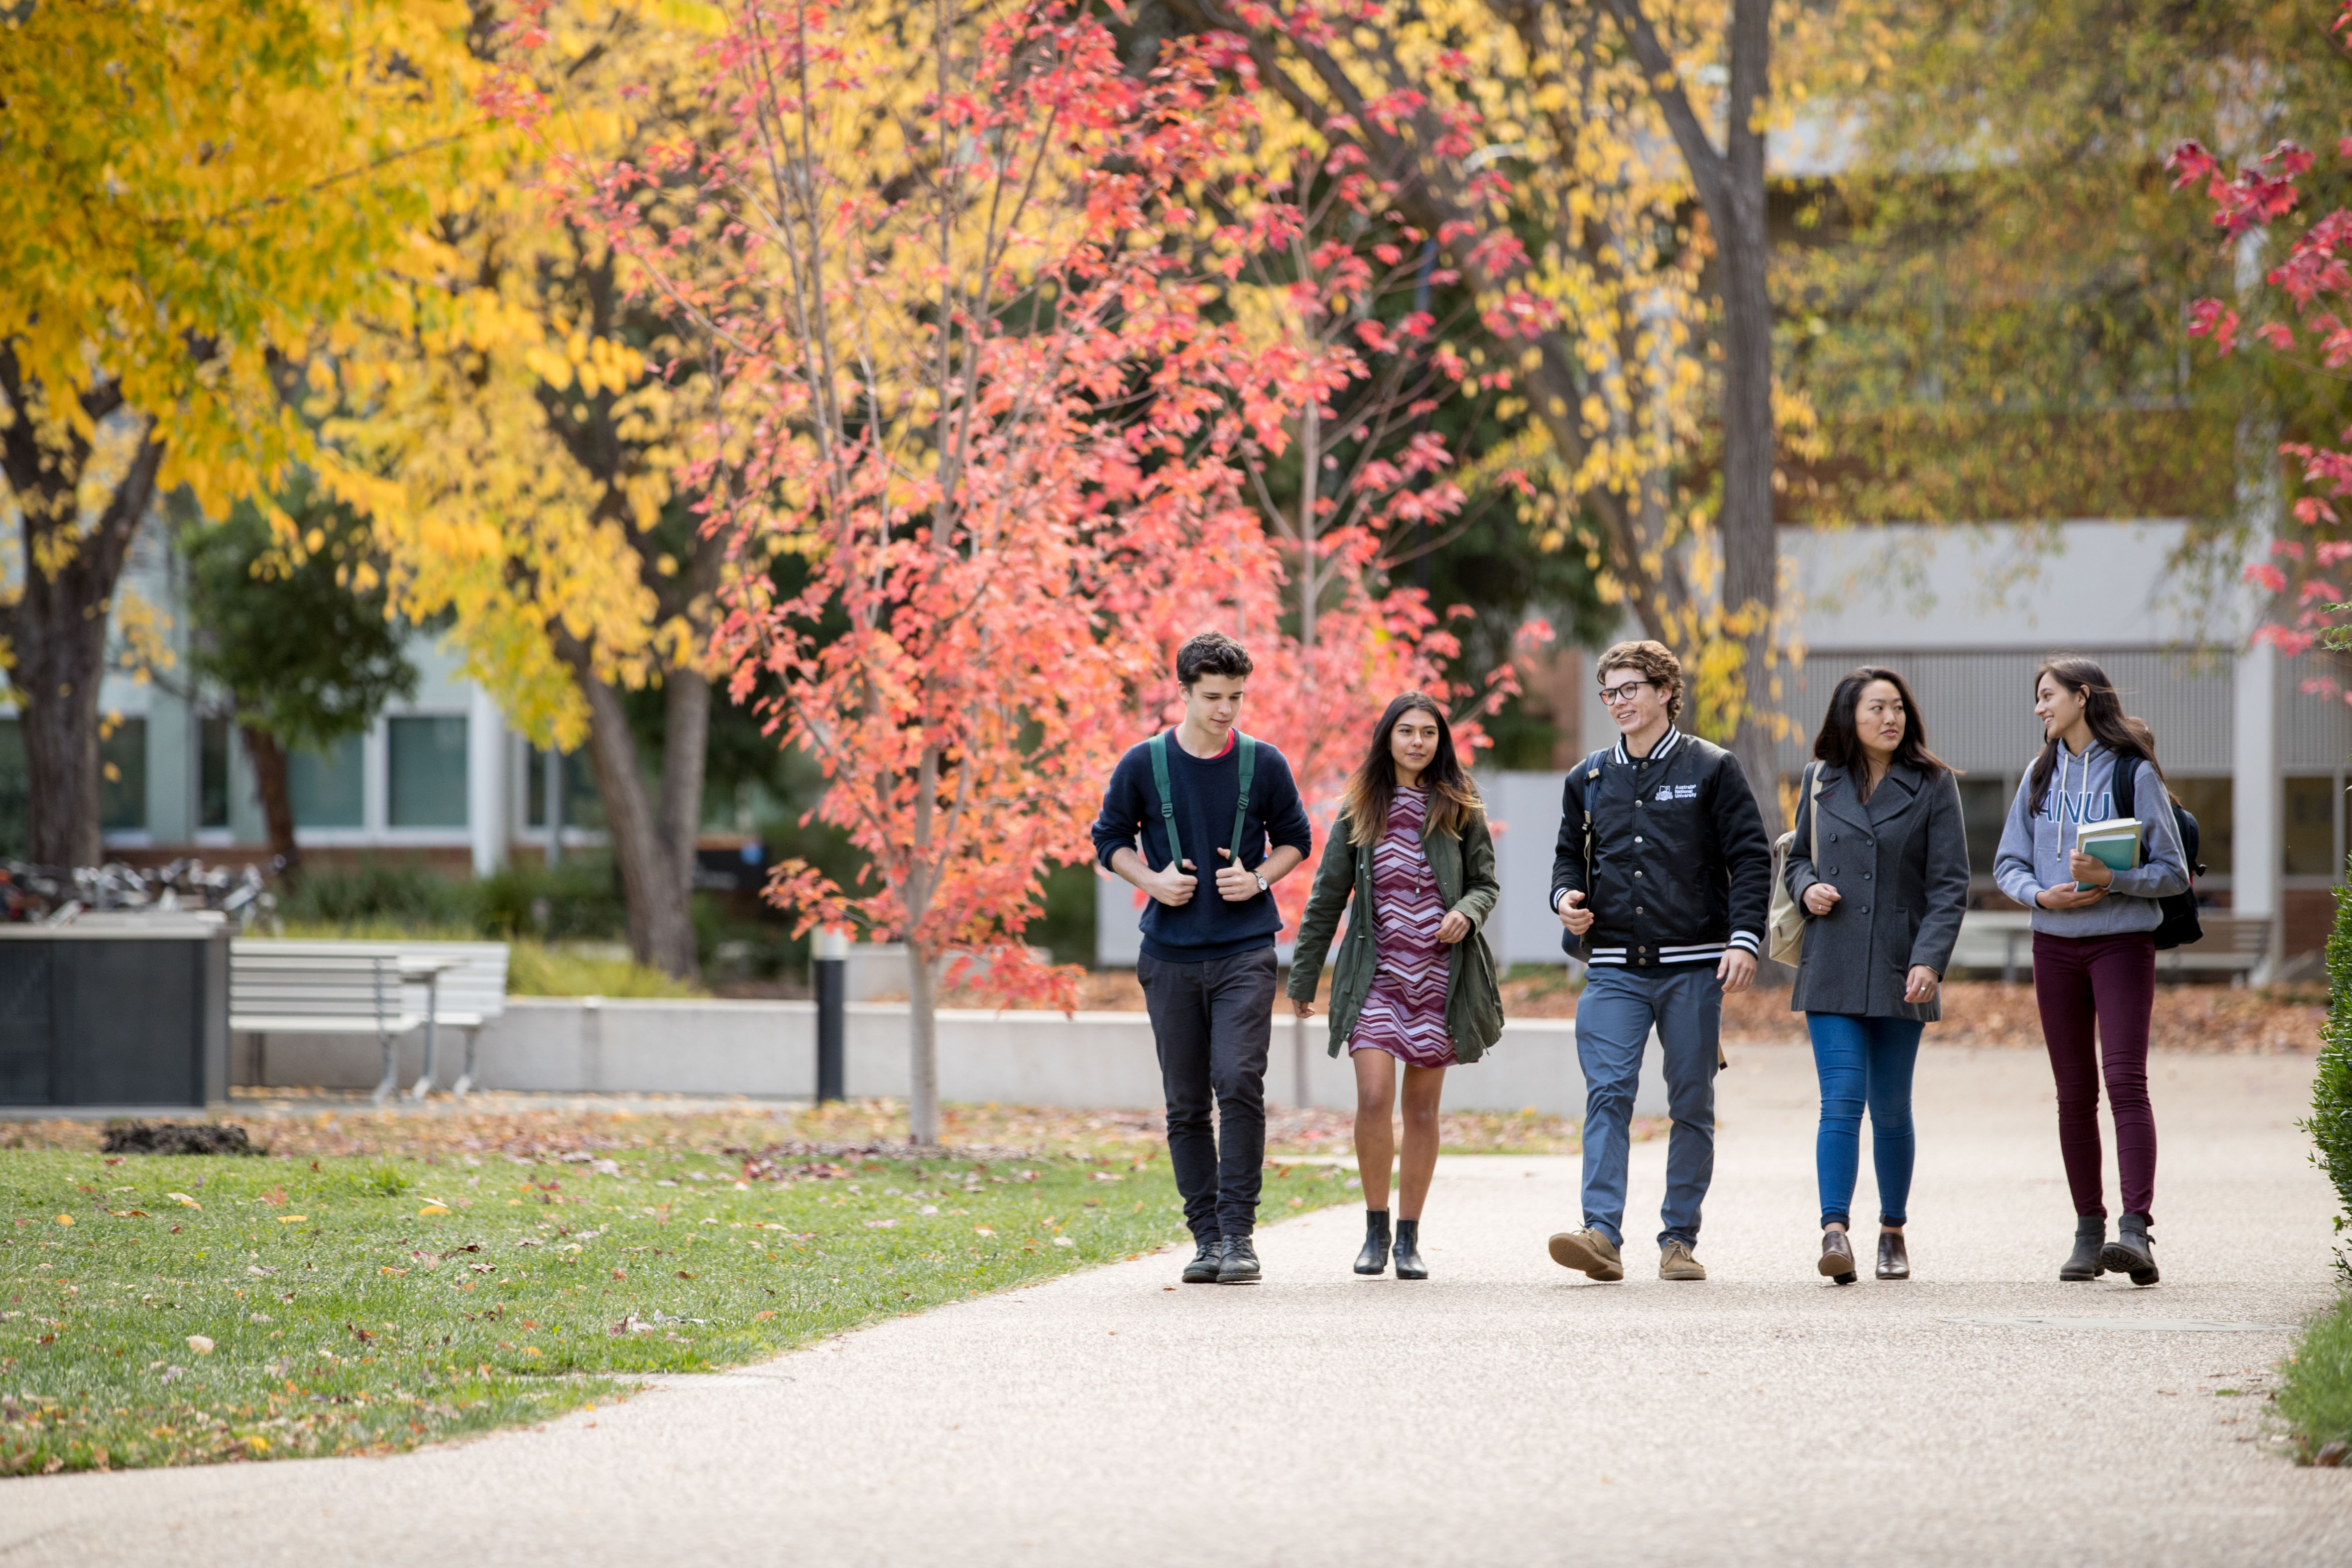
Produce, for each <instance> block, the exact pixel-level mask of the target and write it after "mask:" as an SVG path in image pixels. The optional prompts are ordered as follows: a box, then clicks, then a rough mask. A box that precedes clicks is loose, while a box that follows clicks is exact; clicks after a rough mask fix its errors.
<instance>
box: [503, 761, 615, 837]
mask: <svg viewBox="0 0 2352 1568" xmlns="http://www.w3.org/2000/svg"><path fill="white" fill-rule="evenodd" d="M525 771H526V773H527V775H528V776H527V777H526V778H525V780H524V784H523V788H524V790H525V791H526V792H527V794H528V795H529V798H528V799H527V800H526V801H525V802H524V805H523V824H524V826H529V827H545V826H547V753H546V752H543V751H541V750H540V749H539V748H538V747H536V746H534V747H532V748H531V752H530V766H529V768H528V769H527V770H525ZM563 826H566V827H579V828H585V829H587V830H589V831H591V832H594V831H596V830H599V829H601V828H602V827H603V826H604V801H603V800H602V799H601V798H600V797H599V796H598V795H597V794H596V781H595V778H594V777H593V774H592V773H590V771H589V767H588V753H587V752H566V753H565V754H564V758H563Z"/></svg>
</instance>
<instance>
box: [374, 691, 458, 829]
mask: <svg viewBox="0 0 2352 1568" xmlns="http://www.w3.org/2000/svg"><path fill="white" fill-rule="evenodd" d="M389 728H390V731H391V741H392V744H391V752H392V781H391V782H392V789H391V808H390V814H389V819H390V822H391V825H392V826H394V827H463V826H466V795H467V790H466V721H465V718H464V716H463V715H457V716H454V717H453V716H449V715H445V714H436V715H434V716H432V717H423V716H416V717H410V716H404V717H401V718H397V719H394V720H393V721H391V724H390V726H389Z"/></svg>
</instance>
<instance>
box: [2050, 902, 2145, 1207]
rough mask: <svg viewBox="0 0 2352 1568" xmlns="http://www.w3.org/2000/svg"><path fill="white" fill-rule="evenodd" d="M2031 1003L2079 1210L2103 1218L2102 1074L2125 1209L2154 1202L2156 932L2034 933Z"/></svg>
mask: <svg viewBox="0 0 2352 1568" xmlns="http://www.w3.org/2000/svg"><path fill="white" fill-rule="evenodd" d="M2033 1000H2034V1001H2035V1003H2037V1004H2038V1005H2040V1007H2041V1009H2042V1042H2043V1043H2044V1044H2045V1045H2047V1046H2048V1047H2049V1048H2050V1076H2051V1077H2052V1078H2053V1079H2056V1080H2057V1084H2058V1148H2059V1151H2060V1152H2061V1153H2063V1155H2064V1156H2065V1160H2066V1185H2067V1187H2068V1188H2069V1189H2070V1190H2071V1191H2072V1192H2073V1193H2074V1212H2075V1213H2076V1214H2077V1215H2084V1216H2088V1215H2098V1216H2100V1217H2101V1218H2103V1219H2104V1218H2105V1217H2106V1213H2107V1206H2106V1203H2105V1198H2104V1196H2103V1195H2102V1193H2101V1188H2100V1162H2099V1079H2101V1077H2102V1076H2104V1077H2105V1079H2106V1083H2107V1103H2108V1104H2109V1106H2110V1107H2111V1108H2112V1109H2113V1111H2114V1114H2115V1119H2116V1167H2117V1169H2118V1171H2119V1172H2120V1173H2121V1174H2122V1177H2123V1189H2124V1190H2123V1199H2124V1212H2125V1213H2126V1214H2140V1215H2145V1214H2149V1213H2150V1212H2151V1210H2150V1208H2149V1205H2151V1204H2153V1203H2154V1202H2155V1201H2156V1112H2155V1110H2153V1109H2152V1108H2151V1107H2150V1106H2149V1105H2148V1102H2147V1017H2148V1012H2149V1010H2150V1009H2151V1008H2153V1007H2154V1006H2155V1005H2156V939H2155V938H2154V937H2153V936H2152V935H2150V934H2149V933H2148V932H2147V931H2126V932H2120V933H2118V934H2116V935H2114V936H2083V937H2068V936H2051V935H2048V934H2046V933H2044V932H2042V931H2036V932H2034V933H2033Z"/></svg>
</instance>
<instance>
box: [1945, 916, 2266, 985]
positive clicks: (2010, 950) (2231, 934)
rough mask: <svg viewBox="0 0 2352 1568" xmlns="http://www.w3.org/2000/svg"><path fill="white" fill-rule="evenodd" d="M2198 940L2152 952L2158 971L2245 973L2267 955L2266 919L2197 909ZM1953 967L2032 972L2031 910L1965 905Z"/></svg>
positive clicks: (2008, 976) (2019, 974) (2006, 975)
mask: <svg viewBox="0 0 2352 1568" xmlns="http://www.w3.org/2000/svg"><path fill="white" fill-rule="evenodd" d="M2197 923H2198V924H2199V925H2200V926H2202V927H2203V928H2204V930H2205V938H2204V940H2203V941H2202V942H2191V943H2190V944H2189V945H2188V946H2187V947H2176V948H2170V949H2168V950H2167V951H2165V952H2159V953H2158V954H2157V955H2156V972H2157V973H2158V974H2170V975H2182V974H2214V973H2221V974H2251V973H2253V972H2254V971H2255V970H2257V969H2259V968H2261V967H2262V965H2263V962H2264V960H2266V959H2267V958H2269V956H2270V941H2271V922H2270V920H2269V918H2268V917H2267V916H2263V915H2233V914H2231V912H2230V911H2229V910H2198V911H2197ZM1951 967H1953V968H1954V969H1977V970H1992V969H1998V970H2000V977H2001V978H2002V979H2003V980H2008V981H2015V980H2018V979H2021V978H2023V977H2024V976H2027V975H2030V974H2032V973H2033V916H2032V912H2031V911H2030V910H1969V911H1968V913H1966V914H1964V915H1962V916H1961V917H1960V938H1959V941H1958V942H1955V943H1953V945H1952V963H1951Z"/></svg>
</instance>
